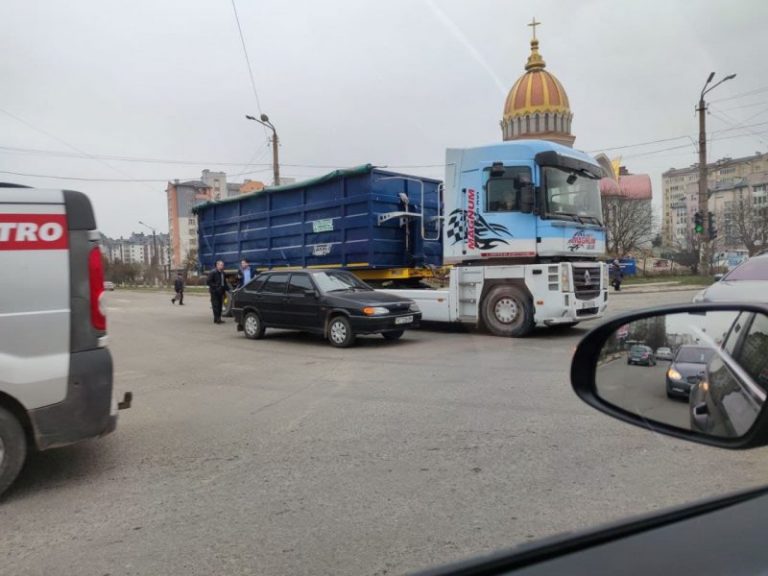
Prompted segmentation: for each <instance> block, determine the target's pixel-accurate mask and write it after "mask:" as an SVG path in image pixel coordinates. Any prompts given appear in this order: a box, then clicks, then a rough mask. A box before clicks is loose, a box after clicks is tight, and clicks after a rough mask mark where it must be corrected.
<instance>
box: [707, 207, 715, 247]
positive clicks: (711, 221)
mask: <svg viewBox="0 0 768 576" xmlns="http://www.w3.org/2000/svg"><path fill="white" fill-rule="evenodd" d="M707 230H709V239H710V240H714V239H715V238H717V228H715V215H714V214H712V212H707Z"/></svg>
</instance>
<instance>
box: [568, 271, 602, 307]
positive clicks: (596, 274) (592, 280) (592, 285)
mask: <svg viewBox="0 0 768 576" xmlns="http://www.w3.org/2000/svg"><path fill="white" fill-rule="evenodd" d="M572 270H573V291H574V292H575V293H576V298H577V299H579V300H592V299H593V298H597V297H598V296H600V266H599V265H596V266H584V267H578V268H577V267H576V266H574V267H573V268H572Z"/></svg>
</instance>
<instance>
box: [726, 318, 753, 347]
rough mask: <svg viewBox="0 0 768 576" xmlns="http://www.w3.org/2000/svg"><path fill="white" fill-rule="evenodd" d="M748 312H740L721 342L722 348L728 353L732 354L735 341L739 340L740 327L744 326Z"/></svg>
mask: <svg viewBox="0 0 768 576" xmlns="http://www.w3.org/2000/svg"><path fill="white" fill-rule="evenodd" d="M748 316H749V314H747V313H746V312H741V313H740V314H739V315H738V316H737V317H736V320H735V321H734V323H733V325H731V329H730V331H729V332H728V336H726V338H725V342H724V343H723V350H725V351H726V352H727V353H728V354H730V355H731V356H733V351H734V349H735V348H736V342H738V341H739V334H741V329H742V327H743V326H744V324H745V322H746V320H747V319H748Z"/></svg>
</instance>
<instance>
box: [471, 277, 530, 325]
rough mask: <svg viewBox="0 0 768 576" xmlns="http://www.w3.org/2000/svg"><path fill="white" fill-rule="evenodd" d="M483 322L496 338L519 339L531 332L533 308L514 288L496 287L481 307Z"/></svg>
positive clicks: (526, 298)
mask: <svg viewBox="0 0 768 576" xmlns="http://www.w3.org/2000/svg"><path fill="white" fill-rule="evenodd" d="M482 316H483V322H485V325H486V327H487V328H488V330H490V331H491V332H492V333H493V334H494V335H496V336H511V337H521V336H525V335H526V334H528V333H529V332H530V331H531V330H533V326H534V322H533V306H532V305H531V303H530V300H529V298H528V297H527V296H526V295H525V293H524V292H523V291H522V290H520V289H519V288H517V287H516V286H496V287H494V288H492V289H491V291H490V292H488V295H487V296H486V297H485V299H484V300H483V305H482Z"/></svg>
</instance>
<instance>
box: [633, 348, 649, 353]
mask: <svg viewBox="0 0 768 576" xmlns="http://www.w3.org/2000/svg"><path fill="white" fill-rule="evenodd" d="M630 352H631V353H632V354H645V353H646V352H648V348H647V347H645V346H632V350H630Z"/></svg>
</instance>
